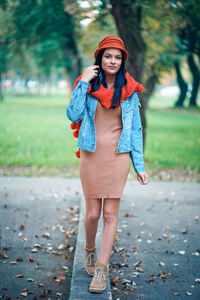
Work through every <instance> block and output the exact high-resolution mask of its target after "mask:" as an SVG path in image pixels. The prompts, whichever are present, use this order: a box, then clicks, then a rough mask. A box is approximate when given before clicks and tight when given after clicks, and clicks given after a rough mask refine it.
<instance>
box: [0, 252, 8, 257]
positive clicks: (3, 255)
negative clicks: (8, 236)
mask: <svg viewBox="0 0 200 300" xmlns="http://www.w3.org/2000/svg"><path fill="white" fill-rule="evenodd" d="M0 257H1V258H7V257H8V256H7V255H5V254H4V253H1V252H0Z"/></svg>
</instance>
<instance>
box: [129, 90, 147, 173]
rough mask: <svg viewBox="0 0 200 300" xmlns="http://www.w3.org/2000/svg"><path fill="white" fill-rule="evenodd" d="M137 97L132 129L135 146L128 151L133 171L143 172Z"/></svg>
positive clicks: (141, 138)
mask: <svg viewBox="0 0 200 300" xmlns="http://www.w3.org/2000/svg"><path fill="white" fill-rule="evenodd" d="M139 105H140V102H139V98H138V96H137V97H136V101H135V107H134V116H133V124H132V130H133V131H134V132H135V133H134V134H133V138H134V140H135V147H134V149H133V150H132V151H130V156H131V161H132V164H133V167H134V170H135V172H136V173H137V174H138V173H140V172H145V169H144V159H143V135H142V124H141V118H140V111H139Z"/></svg>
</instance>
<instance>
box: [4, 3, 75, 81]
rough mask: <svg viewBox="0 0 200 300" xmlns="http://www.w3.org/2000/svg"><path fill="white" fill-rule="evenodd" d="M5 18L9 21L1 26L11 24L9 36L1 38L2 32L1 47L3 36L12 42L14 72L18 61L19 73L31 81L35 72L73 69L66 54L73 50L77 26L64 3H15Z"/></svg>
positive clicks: (10, 64)
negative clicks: (66, 10) (29, 76)
mask: <svg viewBox="0 0 200 300" xmlns="http://www.w3.org/2000/svg"><path fill="white" fill-rule="evenodd" d="M0 7H1V6H0ZM1 10H2V9H1ZM1 10H0V16H1ZM3 14H4V15H5V16H6V19H5V18H4V19H3V20H1V23H2V25H3V28H6V26H7V24H9V32H8V31H6V32H4V33H2V35H1V31H0V43H1V36H3V37H4V40H5V39H6V40H8V38H9V51H10V54H11V55H10V60H9V67H10V68H13V69H15V66H16V61H17V66H18V70H19V71H20V72H21V73H22V74H23V75H24V76H26V77H27V76H28V75H27V72H26V70H29V71H28V72H29V75H31V70H32V69H38V72H40V73H44V74H49V73H50V70H51V69H52V68H69V67H70V66H71V64H72V61H71V59H69V58H67V56H66V55H65V52H66V51H67V49H68V48H73V45H74V40H73V36H72V32H73V29H74V26H75V24H74V18H73V16H71V15H69V14H68V13H67V12H65V10H64V5H63V2H62V1H61V0H59V1H54V0H43V1H35V0H20V1H19V0H18V1H16V0H11V1H9V2H7V5H6V6H5V10H4V11H3ZM16 57H17V59H16ZM34 64H35V66H34Z"/></svg>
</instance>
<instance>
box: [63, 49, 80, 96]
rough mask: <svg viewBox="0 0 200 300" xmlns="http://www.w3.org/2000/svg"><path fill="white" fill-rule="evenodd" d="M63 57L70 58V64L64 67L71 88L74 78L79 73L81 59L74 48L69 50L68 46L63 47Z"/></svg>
mask: <svg viewBox="0 0 200 300" xmlns="http://www.w3.org/2000/svg"><path fill="white" fill-rule="evenodd" d="M64 57H66V58H67V59H69V58H70V60H71V65H70V66H67V67H66V73H67V76H68V78H69V83H70V86H71V90H73V86H74V82H75V80H76V78H77V77H78V76H80V75H81V65H82V64H81V59H80V56H79V54H78V53H77V50H76V49H71V50H69V48H66V49H64Z"/></svg>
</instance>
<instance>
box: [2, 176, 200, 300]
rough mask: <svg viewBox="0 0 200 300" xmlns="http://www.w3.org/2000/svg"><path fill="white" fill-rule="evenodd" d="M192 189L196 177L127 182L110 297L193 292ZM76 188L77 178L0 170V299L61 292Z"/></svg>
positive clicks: (196, 204) (65, 286) (66, 286)
mask: <svg viewBox="0 0 200 300" xmlns="http://www.w3.org/2000/svg"><path fill="white" fill-rule="evenodd" d="M199 191H200V184H197V183H175V182H159V181H157V182H156V181H152V182H151V181H150V182H149V184H148V185H147V186H141V185H140V184H139V183H138V182H136V181H128V182H127V185H126V188H125V193H124V197H123V198H122V199H121V203H120V212H119V228H118V236H117V239H116V242H115V248H114V249H115V251H114V253H113V255H112V256H111V260H110V265H111V272H110V278H111V285H112V294H113V299H116V300H117V299H142V300H146V299H150V300H156V299H159V300H162V299H163V300H164V299H170V300H171V299H181V300H182V299H188V298H189V299H194V300H196V299H200V283H198V282H195V279H200V228H199V224H200V217H199V216H200V194H199ZM81 196H82V192H81V186H80V181H79V180H78V179H61V178H23V177H18V178H17V177H0V199H1V201H0V220H1V231H0V232H1V233H0V236H1V239H0V241H1V249H0V252H1V259H0V275H1V276H0V299H1V298H2V299H9V298H6V296H7V297H8V296H10V297H12V298H10V299H15V298H16V299H24V298H27V299H39V298H40V297H39V296H42V295H45V297H46V299H63V300H64V299H68V298H69V290H70V282H71V280H70V275H71V267H72V263H73V253H74V250H73V247H74V246H75V242H76V229H77V225H78V224H77V219H78V207H79V200H80V198H81ZM73 207H74V208H73ZM23 226H24V227H23ZM181 230H182V232H181ZM4 247H8V248H9V250H5V249H6V248H4ZM3 248H4V249H3ZM33 249H34V250H33ZM31 250H33V252H30V251H31ZM34 251H37V252H34ZM52 251H53V252H52ZM60 251H61V252H60ZM5 255H6V256H7V258H4V256H5ZM31 257H32V258H33V261H31V260H32V258H31ZM67 257H68V258H67ZM66 258H67V259H66ZM29 259H30V260H29ZM134 265H135V266H134ZM136 265H137V266H136ZM16 275H23V277H22V278H16ZM176 293H177V294H176ZM20 294H22V295H20ZM26 294H27V295H28V296H27V297H24V296H25V295H26ZM3 295H4V298H3V297H2V296H3ZM17 297H18V298H17Z"/></svg>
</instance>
